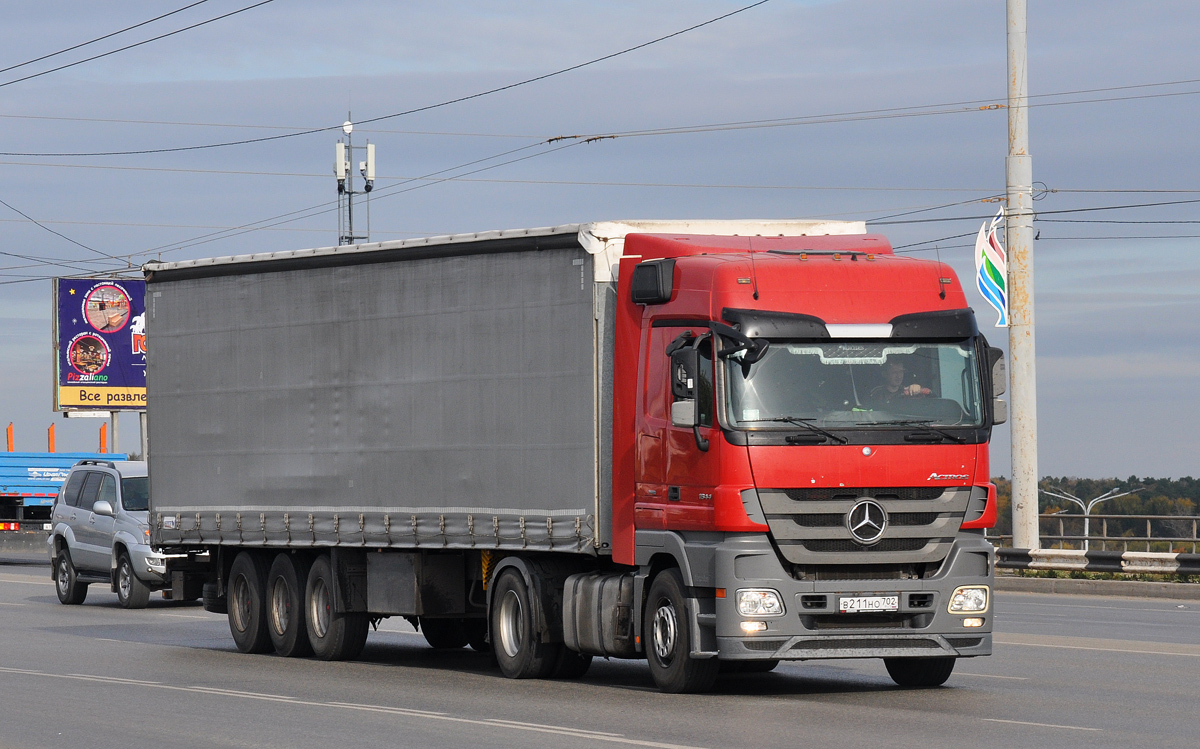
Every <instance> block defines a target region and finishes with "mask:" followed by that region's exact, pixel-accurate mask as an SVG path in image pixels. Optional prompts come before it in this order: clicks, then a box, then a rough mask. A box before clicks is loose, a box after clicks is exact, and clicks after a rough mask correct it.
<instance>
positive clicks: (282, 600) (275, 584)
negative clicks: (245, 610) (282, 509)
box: [265, 554, 312, 658]
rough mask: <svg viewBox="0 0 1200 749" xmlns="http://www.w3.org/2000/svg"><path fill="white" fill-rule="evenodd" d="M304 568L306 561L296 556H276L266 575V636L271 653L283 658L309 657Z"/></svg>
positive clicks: (306, 580)
mask: <svg viewBox="0 0 1200 749" xmlns="http://www.w3.org/2000/svg"><path fill="white" fill-rule="evenodd" d="M308 568H309V565H308V562H307V561H305V560H304V559H303V558H302V557H300V556H297V555H295V554H279V555H277V556H276V557H275V561H274V562H272V563H271V570H270V571H269V572H267V587H266V599H265V600H266V614H267V616H266V619H267V635H268V636H269V637H270V638H271V645H272V647H274V648H275V652H276V653H279V654H280V655H282V656H283V657H285V658H299V657H303V656H306V655H312V645H311V644H310V643H309V641H308V624H307V623H306V622H305V616H304V614H305V606H304V588H305V586H306V585H307V584H308Z"/></svg>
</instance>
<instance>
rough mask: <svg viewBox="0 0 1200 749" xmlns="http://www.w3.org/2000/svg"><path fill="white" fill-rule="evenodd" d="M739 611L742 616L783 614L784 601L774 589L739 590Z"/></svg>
mask: <svg viewBox="0 0 1200 749" xmlns="http://www.w3.org/2000/svg"><path fill="white" fill-rule="evenodd" d="M737 607H738V613H739V614H741V615H742V616H781V615H782V614H783V601H781V600H779V593H777V592H775V591H773V590H739V591H738V592H737Z"/></svg>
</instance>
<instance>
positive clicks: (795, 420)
mask: <svg viewBox="0 0 1200 749" xmlns="http://www.w3.org/2000/svg"><path fill="white" fill-rule="evenodd" d="M742 421H744V422H747V423H750V422H761V421H773V422H777V423H779V422H782V423H786V424H795V425H796V426H798V427H804V428H805V429H808V430H809V431H811V432H814V433H816V434H820V435H822V436H825V437H828V438H829V439H831V440H833V441H834V442H837V443H839V444H842V445H844V444H846V443H847V442H849V441H850V440H848V439H846V438H845V437H841V436H839V435H836V434H834V433H833V432H829V431H826V430H824V429H822V428H821V427H819V426H814V425H813V424H809V423H808V422H810V421H812V419H804V418H801V417H799V416H776V417H775V418H773V419H742Z"/></svg>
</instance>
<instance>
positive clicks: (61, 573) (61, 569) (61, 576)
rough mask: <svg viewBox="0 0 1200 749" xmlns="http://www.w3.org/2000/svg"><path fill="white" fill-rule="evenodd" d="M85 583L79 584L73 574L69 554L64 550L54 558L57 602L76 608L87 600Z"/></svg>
mask: <svg viewBox="0 0 1200 749" xmlns="http://www.w3.org/2000/svg"><path fill="white" fill-rule="evenodd" d="M87 588H88V586H87V583H81V582H79V575H77V574H76V573H75V565H74V564H73V563H72V562H71V552H69V551H67V550H66V549H65V548H64V549H62V550H61V551H59V552H58V556H57V557H55V558H54V591H55V592H56V593H58V601H59V603H61V604H64V605H66V606H78V605H79V604H81V603H83V599H85V598H87Z"/></svg>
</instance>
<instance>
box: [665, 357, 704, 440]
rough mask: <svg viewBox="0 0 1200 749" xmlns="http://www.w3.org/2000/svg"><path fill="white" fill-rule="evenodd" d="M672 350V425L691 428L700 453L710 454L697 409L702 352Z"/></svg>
mask: <svg viewBox="0 0 1200 749" xmlns="http://www.w3.org/2000/svg"><path fill="white" fill-rule="evenodd" d="M693 340H694V339H693ZM672 349H673V350H671V394H672V395H673V396H675V398H676V400H675V402H674V403H672V404H671V424H672V425H674V426H677V427H691V428H692V435H693V436H694V437H695V438H696V447H697V448H699V449H700V452H708V440H706V439H705V438H704V437H701V436H700V410H699V409H698V408H697V407H696V406H697V404H696V391H697V388H696V384H697V382H696V379H697V377H698V376H699V374H700V350H699V349H698V348H696V346H695V345H686V346H684V347H683V348H674V344H672Z"/></svg>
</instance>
